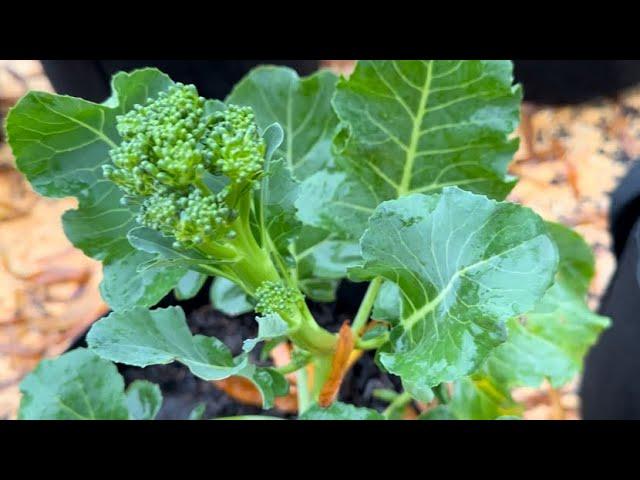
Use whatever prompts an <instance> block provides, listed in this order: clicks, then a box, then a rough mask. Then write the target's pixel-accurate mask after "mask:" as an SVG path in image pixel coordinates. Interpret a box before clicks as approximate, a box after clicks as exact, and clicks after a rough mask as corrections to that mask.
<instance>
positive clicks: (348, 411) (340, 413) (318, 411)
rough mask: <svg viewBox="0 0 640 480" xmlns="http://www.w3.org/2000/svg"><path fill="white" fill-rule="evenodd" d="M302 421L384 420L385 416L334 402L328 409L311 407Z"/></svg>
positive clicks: (303, 415)
mask: <svg viewBox="0 0 640 480" xmlns="http://www.w3.org/2000/svg"><path fill="white" fill-rule="evenodd" d="M300 420H384V416H383V415H382V414H381V413H378V412H376V411H375V410H372V409H370V408H363V407H356V406H354V405H349V404H347V403H340V402H334V403H332V404H331V405H330V406H329V407H327V408H322V407H321V406H319V405H318V404H317V403H315V404H313V405H311V406H310V407H309V408H308V409H307V410H305V412H304V413H303V414H302V415H300Z"/></svg>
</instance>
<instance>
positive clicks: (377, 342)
mask: <svg viewBox="0 0 640 480" xmlns="http://www.w3.org/2000/svg"><path fill="white" fill-rule="evenodd" d="M388 340H389V334H388V333H385V334H384V335H380V336H379V337H376V338H372V339H371V340H362V339H359V340H358V341H357V342H356V348H357V349H358V350H376V349H378V348H380V347H381V346H382V345H384V344H385V343H387V341H388Z"/></svg>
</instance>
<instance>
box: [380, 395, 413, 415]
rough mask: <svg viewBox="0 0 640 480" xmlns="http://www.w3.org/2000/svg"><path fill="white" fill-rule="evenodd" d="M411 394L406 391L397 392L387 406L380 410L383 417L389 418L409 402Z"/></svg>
mask: <svg viewBox="0 0 640 480" xmlns="http://www.w3.org/2000/svg"><path fill="white" fill-rule="evenodd" d="M411 400H412V399H411V395H409V394H408V393H407V392H403V393H401V394H399V395H398V396H397V397H396V398H394V399H393V401H392V402H391V403H390V404H389V406H388V407H387V408H386V409H385V410H384V412H382V415H384V417H385V418H390V417H391V416H392V415H394V414H395V413H396V412H397V411H398V410H401V409H402V408H404V407H405V406H407V405H408V404H409V403H410V402H411Z"/></svg>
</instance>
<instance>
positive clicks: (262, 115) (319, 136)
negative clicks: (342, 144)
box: [226, 66, 338, 180]
mask: <svg viewBox="0 0 640 480" xmlns="http://www.w3.org/2000/svg"><path fill="white" fill-rule="evenodd" d="M336 81H337V77H336V76H335V75H334V74H333V73H331V72H329V71H326V70H324V71H320V72H318V73H316V74H314V75H311V76H309V77H306V78H303V79H301V78H300V77H298V74H297V73H296V72H295V71H294V70H292V69H290V68H286V67H272V66H265V67H258V68H256V69H254V70H252V71H251V72H250V73H249V74H248V75H247V76H246V77H245V78H244V79H242V80H241V81H240V82H239V83H238V84H237V85H236V86H235V87H234V89H233V91H232V92H231V94H230V95H229V96H228V97H227V100H226V102H227V103H231V104H236V105H248V106H250V107H252V108H253V111H254V112H255V116H256V121H257V123H258V126H259V127H260V128H262V129H265V128H267V126H268V125H271V124H272V123H274V122H277V123H279V124H280V125H282V127H283V129H284V142H283V143H282V145H281V146H280V147H279V149H278V153H279V156H281V157H283V158H284V159H285V161H286V163H287V165H288V166H289V168H290V169H291V171H292V172H293V174H294V176H295V178H297V179H299V180H303V179H305V178H307V177H308V176H309V175H311V174H313V173H314V172H317V171H319V170H323V169H325V168H327V167H329V166H331V164H332V156H331V142H332V140H333V135H334V132H335V129H336V126H337V125H338V119H337V117H336V115H335V113H334V111H333V109H332V107H331V98H332V96H333V94H334V91H335V84H336Z"/></svg>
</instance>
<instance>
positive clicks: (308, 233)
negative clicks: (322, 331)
mask: <svg viewBox="0 0 640 480" xmlns="http://www.w3.org/2000/svg"><path fill="white" fill-rule="evenodd" d="M331 238H332V236H331V233H330V232H327V231H326V230H323V229H320V228H315V227H310V226H308V225H303V226H302V228H301V229H300V230H299V231H298V238H297V239H296V241H295V243H294V244H293V245H292V247H291V250H292V254H293V255H294V258H295V262H296V274H297V277H298V287H299V288H300V289H301V290H302V292H303V293H304V294H305V295H306V296H307V297H308V298H310V299H312V300H315V301H317V302H332V301H334V300H335V295H336V289H337V287H338V279H334V278H319V277H318V275H317V272H316V266H318V264H319V263H318V262H322V261H323V260H324V259H323V258H322V257H320V258H318V255H317V254H316V247H318V246H320V245H322V244H323V243H325V242H330V241H332V240H331ZM344 270H345V271H346V266H345V269H344ZM344 276H345V275H342V277H344Z"/></svg>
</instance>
